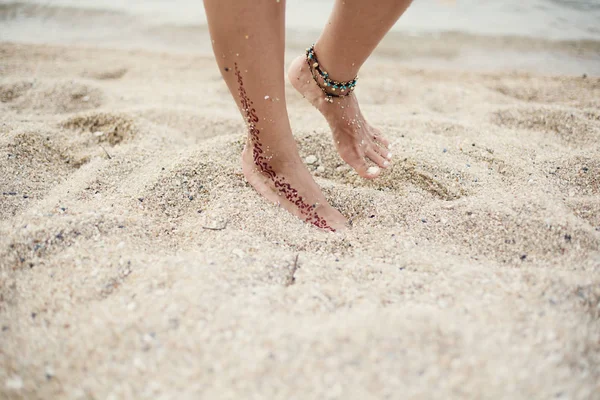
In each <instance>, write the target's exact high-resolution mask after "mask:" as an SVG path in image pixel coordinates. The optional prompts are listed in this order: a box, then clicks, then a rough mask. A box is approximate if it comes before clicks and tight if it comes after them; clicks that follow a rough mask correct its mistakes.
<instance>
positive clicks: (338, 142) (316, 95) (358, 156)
mask: <svg viewBox="0 0 600 400" xmlns="http://www.w3.org/2000/svg"><path fill="white" fill-rule="evenodd" d="M288 79H289V80H290V82H291V84H292V86H294V88H295V89H296V90H297V91H298V92H300V94H301V95H302V96H304V98H306V99H307V100H308V101H310V103H311V104H312V105H313V106H315V107H316V108H317V110H319V111H320V112H321V114H323V116H324V117H325V119H326V120H327V122H328V123H329V127H330V128H331V133H332V134H333V139H334V141H335V146H336V148H337V151H338V153H339V154H340V157H342V159H343V160H344V161H346V162H347V163H348V164H349V165H350V166H351V167H352V168H354V169H355V170H356V172H357V173H358V174H359V175H360V176H362V177H363V178H366V179H373V178H376V177H377V176H379V174H380V173H381V169H380V168H387V167H389V165H390V160H391V158H392V154H391V153H390V151H389V141H388V140H386V139H385V138H384V137H382V136H381V132H380V131H379V130H378V129H376V128H374V127H372V126H371V125H369V123H368V122H367V121H366V120H365V118H364V117H363V115H362V113H361V111H360V107H359V105H358V100H357V99H356V96H355V95H354V93H352V94H350V95H348V96H345V97H333V98H332V99H333V103H330V102H328V101H327V100H326V96H325V94H324V93H323V91H322V90H321V89H320V88H319V86H318V85H317V83H316V82H315V81H314V79H313V77H312V74H311V71H310V69H309V67H308V65H307V63H306V58H305V57H304V56H301V57H298V58H296V59H295V60H294V62H293V63H292V65H291V66H290V68H289V70H288ZM366 159H369V160H371V161H372V162H373V163H375V164H376V165H378V166H379V167H380V168H378V167H374V166H371V167H369V164H368V163H367V161H366Z"/></svg>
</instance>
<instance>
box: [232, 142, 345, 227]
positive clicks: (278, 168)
mask: <svg viewBox="0 0 600 400" xmlns="http://www.w3.org/2000/svg"><path fill="white" fill-rule="evenodd" d="M255 144H256V143H255ZM255 144H253V143H252V142H249V143H247V144H246V147H245V148H244V151H243V152H242V170H243V172H244V176H245V177H246V179H247V180H248V183H250V184H251V185H252V186H253V187H254V189H256V191H257V192H258V193H260V194H261V195H262V196H263V197H265V198H267V200H269V201H271V202H273V203H275V204H278V205H280V206H281V207H283V208H285V209H286V210H287V211H289V212H290V213H291V214H293V215H295V216H296V217H298V218H300V219H302V220H303V221H305V222H307V223H310V224H312V225H315V226H317V227H319V228H321V229H324V230H328V231H332V232H335V231H339V230H343V229H344V228H345V227H346V218H344V216H343V215H342V214H340V213H339V211H337V210H336V209H335V208H333V207H331V206H330V205H329V203H327V200H326V199H325V196H323V193H322V192H321V190H320V189H319V186H318V185H317V184H316V182H315V181H314V180H313V178H312V175H311V174H310V172H309V171H308V169H307V168H306V166H305V165H304V164H303V163H302V160H301V159H300V157H299V156H298V155H297V154H285V155H283V154H278V155H272V156H266V155H265V153H264V152H262V148H260V149H259V148H257V147H256V146H255ZM261 147H262V146H261ZM293 147H295V146H293Z"/></svg>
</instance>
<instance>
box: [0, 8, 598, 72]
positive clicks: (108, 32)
mask: <svg viewBox="0 0 600 400" xmlns="http://www.w3.org/2000/svg"><path fill="white" fill-rule="evenodd" d="M373 2H374V3H375V2H376V1H375V0H373ZM332 5H333V0H288V1H287V10H288V12H287V26H288V33H287V39H288V49H295V48H296V47H297V48H303V47H306V45H307V43H309V42H312V41H313V40H314V39H315V38H316V37H317V35H318V31H319V30H320V28H321V27H322V26H323V24H324V23H325V22H326V20H327V14H328V13H327V11H328V10H329V9H330V8H331V7H332ZM317 9H318V10H320V11H319V12H315V10H317ZM393 31H394V33H393V34H392V35H390V37H388V39H387V41H386V43H385V46H383V48H384V50H385V51H380V52H378V53H377V54H378V55H383V54H385V55H387V56H394V57H400V58H401V59H402V60H403V61H404V62H407V63H415V64H419V63H422V62H423V63H424V62H432V61H435V60H437V61H435V62H437V63H438V65H439V66H440V67H448V66H449V67H454V66H460V67H468V68H492V69H493V68H514V69H540V70H541V71H542V72H548V73H554V72H558V73H573V74H576V73H588V74H600V0H501V1H498V0H493V1H492V0H455V1H454V0H415V1H414V3H413V5H412V6H411V7H410V8H409V10H408V11H407V12H406V13H405V14H404V16H403V17H402V18H401V19H400V21H399V22H398V23H397V24H396V26H395V27H394V28H393ZM390 38H393V40H391V39H390ZM419 39H423V43H424V46H425V48H426V51H423V49H422V46H420V45H419ZM0 41H13V42H33V43H57V44H78V45H99V46H107V47H118V48H139V49H151V50H160V51H167V52H168V51H183V52H190V51H193V52H198V53H202V54H204V53H210V41H209V40H208V35H207V30H206V17H205V15H204V9H203V7H202V1H201V0H129V1H123V0H27V1H18V2H9V1H5V0H0ZM407 43H410V45H407ZM448 49H450V50H448ZM411 52H412V53H411ZM492 53H493V54H492ZM492 60H493V61H492Z"/></svg>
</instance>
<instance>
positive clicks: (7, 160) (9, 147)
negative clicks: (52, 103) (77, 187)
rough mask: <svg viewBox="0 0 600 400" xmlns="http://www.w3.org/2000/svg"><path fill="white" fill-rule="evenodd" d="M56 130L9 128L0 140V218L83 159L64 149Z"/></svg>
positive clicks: (39, 194) (36, 195)
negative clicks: (0, 171) (0, 203)
mask: <svg viewBox="0 0 600 400" xmlns="http://www.w3.org/2000/svg"><path fill="white" fill-rule="evenodd" d="M56 136H57V135H56V132H53V131H47V130H42V129H40V130H38V131H35V132H31V131H27V130H25V131H21V130H20V129H14V130H11V132H10V133H9V134H8V135H7V137H5V138H3V139H2V141H0V151H2V154H3V155H5V157H2V158H1V159H0V169H1V170H2V174H0V187H1V188H2V193H1V195H2V207H0V219H6V218H9V217H12V216H14V215H16V213H17V212H18V211H20V210H22V209H24V208H26V207H28V206H29V205H30V204H31V202H33V201H35V200H36V199H40V198H42V197H44V195H45V194H46V193H47V192H48V190H50V188H52V187H53V186H55V185H56V184H57V183H58V182H61V181H63V180H64V179H65V178H66V176H67V175H68V174H69V173H70V172H72V171H73V170H74V169H75V168H78V167H79V166H80V165H81V163H82V162H84V161H82V160H77V159H75V158H74V157H73V156H72V155H71V154H70V153H69V152H68V151H67V150H66V149H64V147H63V145H62V143H61V141H60V138H57V137H56Z"/></svg>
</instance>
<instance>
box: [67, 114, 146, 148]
mask: <svg viewBox="0 0 600 400" xmlns="http://www.w3.org/2000/svg"><path fill="white" fill-rule="evenodd" d="M61 125H62V126H63V127H65V128H67V129H73V130H75V131H77V132H79V133H81V134H86V135H88V136H90V138H91V139H90V140H91V141H93V142H96V143H108V144H110V145H111V146H115V145H117V144H120V143H121V142H123V141H124V140H130V139H131V138H133V137H134V136H135V135H136V134H137V132H138V129H137V127H136V125H135V123H134V122H133V119H132V118H130V117H129V116H125V115H121V114H117V113H106V112H92V113H87V114H83V115H76V116H74V117H72V118H69V119H68V120H66V121H64V122H63V123H62V124H61ZM90 134H91V135H90Z"/></svg>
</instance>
